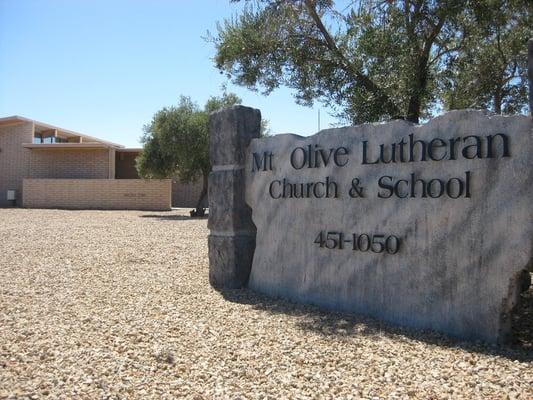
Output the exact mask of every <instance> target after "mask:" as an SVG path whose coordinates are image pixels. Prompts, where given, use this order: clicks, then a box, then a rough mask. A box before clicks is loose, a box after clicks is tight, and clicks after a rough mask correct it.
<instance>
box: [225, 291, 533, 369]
mask: <svg viewBox="0 0 533 400" xmlns="http://www.w3.org/2000/svg"><path fill="white" fill-rule="evenodd" d="M220 293H221V294H222V296H223V297H224V299H226V300H228V301H231V302H233V303H238V304H245V305H249V306H252V307H253V308H254V309H256V310H261V311H265V312H267V313H270V314H284V315H288V316H292V317H296V318H297V321H296V326H298V327H299V328H300V329H302V330H305V331H311V332H314V333H318V334H320V335H323V336H328V337H331V336H337V337H352V336H376V337H387V338H392V339H394V340H396V341H405V340H406V339H411V340H417V341H423V342H425V343H427V344H431V345H437V346H441V347H448V348H460V349H463V350H465V351H468V352H477V353H482V354H486V355H491V356H498V357H505V358H507V359H510V360H518V361H521V362H531V361H533V348H532V347H531V336H532V330H529V331H528V330H527V324H526V326H525V327H524V330H523V331H522V332H521V333H520V337H519V338H516V337H515V340H513V341H512V343H510V344H507V345H502V346H497V345H491V344H487V343H483V342H480V341H476V342H466V341H464V340H461V339H456V338H453V337H450V336H446V335H444V334H440V333H437V332H435V331H431V330H416V329H412V328H405V327H399V326H394V325H391V324H388V323H386V322H382V321H379V320H376V319H374V318H371V317H367V316H364V315H358V314H347V313H338V312H332V311H327V310H324V309H322V308H320V307H316V306H311V305H305V304H298V303H293V302H291V301H288V300H284V299H279V298H271V297H268V296H266V295H262V294H259V293H255V292H252V291H251V290H249V289H233V290H220ZM532 298H533V295H532ZM531 303H532V305H533V300H532V301H531ZM532 310H533V307H532V309H531V310H529V318H531V316H532V315H533V314H532ZM522 317H524V316H522ZM532 325H533V323H530V324H529V325H528V326H529V328H530V329H531V328H532ZM527 337H529V338H530V339H529V342H528V340H526V339H524V338H527ZM517 339H518V340H517ZM528 343H529V344H528Z"/></svg>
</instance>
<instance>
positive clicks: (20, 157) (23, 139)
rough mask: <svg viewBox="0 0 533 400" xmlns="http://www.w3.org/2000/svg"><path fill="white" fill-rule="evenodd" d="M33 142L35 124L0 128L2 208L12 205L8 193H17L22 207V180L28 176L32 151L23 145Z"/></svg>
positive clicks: (0, 198)
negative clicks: (14, 191) (8, 199)
mask: <svg viewBox="0 0 533 400" xmlns="http://www.w3.org/2000/svg"><path fill="white" fill-rule="evenodd" d="M32 140H33V123H32V122H23V123H17V124H12V125H3V126H0V207H6V206H8V205H10V202H8V201H7V191H8V190H16V191H17V205H19V206H20V205H22V179H23V178H25V177H27V176H28V171H29V163H30V150H28V149H25V148H24V147H22V143H31V142H32Z"/></svg>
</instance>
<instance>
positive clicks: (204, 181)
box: [195, 173, 209, 216]
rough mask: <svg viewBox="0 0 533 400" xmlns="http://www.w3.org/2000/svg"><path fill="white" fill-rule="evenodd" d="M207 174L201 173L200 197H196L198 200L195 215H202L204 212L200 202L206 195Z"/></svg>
mask: <svg viewBox="0 0 533 400" xmlns="http://www.w3.org/2000/svg"><path fill="white" fill-rule="evenodd" d="M208 176H209V175H207V174H205V173H204V174H202V191H201V192H200V198H199V199H198V202H197V203H196V210H195V211H196V215H197V216H203V215H204V213H205V208H204V207H202V203H203V201H204V199H205V196H206V195H207V178H208Z"/></svg>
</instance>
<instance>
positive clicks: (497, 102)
mask: <svg viewBox="0 0 533 400" xmlns="http://www.w3.org/2000/svg"><path fill="white" fill-rule="evenodd" d="M494 112H495V113H496V114H501V113H502V88H501V87H500V86H498V87H497V88H496V91H495V92H494Z"/></svg>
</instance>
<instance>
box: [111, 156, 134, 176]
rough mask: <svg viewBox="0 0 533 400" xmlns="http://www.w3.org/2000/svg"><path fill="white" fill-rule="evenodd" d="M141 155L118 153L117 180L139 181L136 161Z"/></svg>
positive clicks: (116, 162)
mask: <svg viewBox="0 0 533 400" xmlns="http://www.w3.org/2000/svg"><path fill="white" fill-rule="evenodd" d="M138 155H139V153H134V152H124V151H123V152H121V151H117V152H116V158H115V160H116V161H115V178H116V179H139V174H138V173H137V168H135V159H136V158H137V156H138Z"/></svg>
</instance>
